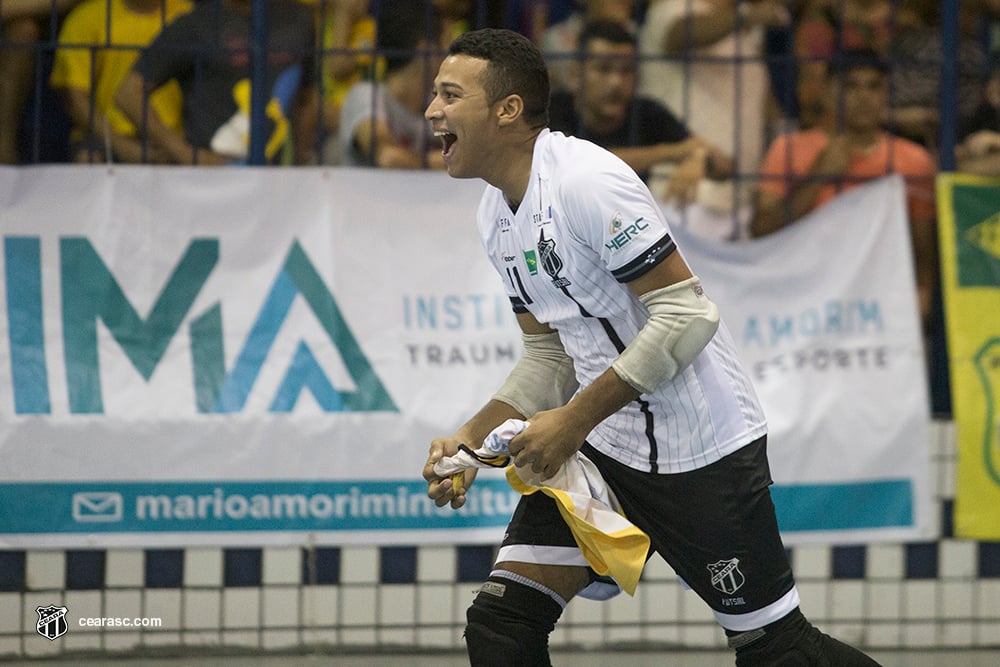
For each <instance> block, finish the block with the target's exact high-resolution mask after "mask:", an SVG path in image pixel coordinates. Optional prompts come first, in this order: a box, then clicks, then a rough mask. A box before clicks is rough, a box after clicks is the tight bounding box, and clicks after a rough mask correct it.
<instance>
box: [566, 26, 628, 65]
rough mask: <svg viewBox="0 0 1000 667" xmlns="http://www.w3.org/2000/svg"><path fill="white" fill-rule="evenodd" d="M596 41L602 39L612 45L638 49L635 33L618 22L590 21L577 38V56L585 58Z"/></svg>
mask: <svg viewBox="0 0 1000 667" xmlns="http://www.w3.org/2000/svg"><path fill="white" fill-rule="evenodd" d="M595 39H602V40H604V41H605V42H611V43H612V44H628V45H629V46H632V47H633V48H638V46H637V42H636V38H635V33H633V32H632V31H631V30H629V29H628V27H626V26H624V25H622V24H621V23H619V22H618V21H603V20H602V21H590V22H589V23H586V24H584V26H583V28H582V29H581V30H580V34H579V36H578V37H577V38H576V48H577V54H578V55H579V56H580V57H581V58H583V57H585V56H586V55H587V47H588V46H590V43H591V42H592V41H594V40H595Z"/></svg>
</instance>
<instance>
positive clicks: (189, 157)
mask: <svg viewBox="0 0 1000 667" xmlns="http://www.w3.org/2000/svg"><path fill="white" fill-rule="evenodd" d="M267 16H268V34H267V62H266V86H267V93H266V97H267V106H266V112H265V116H266V119H265V120H266V127H265V137H266V142H265V150H264V152H265V158H266V160H267V162H268V163H270V164H274V163H279V162H281V161H282V159H283V153H284V152H285V150H286V149H287V148H288V147H289V144H288V142H289V141H290V140H292V139H294V140H295V141H296V143H297V144H298V145H297V146H296V147H295V148H296V149H297V150H296V151H295V152H296V153H297V155H296V156H295V159H296V161H299V162H305V161H307V160H308V156H309V154H310V151H311V147H310V146H309V145H308V144H309V142H310V141H312V140H313V138H314V137H315V136H316V134H315V119H316V109H317V104H318V98H317V95H316V88H315V85H314V83H313V61H312V59H313V54H314V51H315V46H314V36H315V35H314V33H315V26H314V20H313V14H312V10H310V9H309V8H308V7H306V6H305V5H303V4H301V3H299V2H296V1H295V0H268V3H267ZM250 20H251V2H250V0H204V1H203V2H198V3H196V4H195V9H194V10H193V11H192V12H191V13H190V14H187V15H185V16H182V17H180V18H179V19H177V20H176V21H174V22H173V23H171V24H170V25H168V26H167V27H166V28H164V30H163V32H161V33H160V34H159V36H158V37H157V38H156V39H155V40H153V42H152V44H150V46H149V48H148V49H147V50H146V51H145V52H143V54H142V55H141V56H140V57H139V60H138V61H136V63H135V65H133V67H132V70H131V71H130V72H129V73H128V74H127V75H126V76H125V78H124V80H123V81H122V83H121V85H120V86H119V88H118V92H117V94H116V95H115V102H116V103H117V104H118V107H119V108H120V109H121V110H122V112H123V113H124V114H125V115H126V116H127V117H128V118H129V120H131V121H132V123H133V124H134V125H135V126H136V127H137V128H140V132H142V134H143V135H144V137H145V138H146V139H147V140H148V141H149V150H150V154H151V155H152V156H153V157H154V158H155V159H156V160H157V161H162V162H167V163H176V164H191V163H194V164H200V165H213V164H216V165H219V164H244V163H246V162H247V158H248V148H249V121H250V97H251V94H250V76H251V72H250V66H251V57H250V55H251V48H252V45H251V42H250V39H251V25H250ZM170 80H176V81H177V82H178V84H180V88H181V92H182V94H183V96H184V105H183V108H182V119H183V125H184V131H183V134H181V133H179V132H177V131H175V130H172V129H170V128H169V127H167V126H166V125H165V124H164V123H163V122H162V121H161V120H160V118H159V117H158V115H157V114H156V113H155V112H148V109H147V107H148V104H146V102H145V100H144V96H145V95H146V94H148V93H149V92H152V91H154V90H156V89H158V88H160V87H161V86H163V85H165V84H166V83H167V82H168V81H170ZM293 130H294V131H293Z"/></svg>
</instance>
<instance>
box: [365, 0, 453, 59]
mask: <svg viewBox="0 0 1000 667" xmlns="http://www.w3.org/2000/svg"><path fill="white" fill-rule="evenodd" d="M439 34H440V22H439V21H438V20H437V17H436V15H435V14H434V12H433V8H432V7H431V5H430V3H424V2H413V1H412V0H383V2H382V3H381V6H380V7H379V11H378V15H377V16H376V20H375V47H376V49H377V50H378V52H379V54H380V55H382V56H383V57H384V58H385V71H386V72H392V71H393V70H396V69H399V68H400V67H403V66H404V65H406V64H408V63H409V62H410V61H411V60H413V59H414V58H415V57H416V56H417V55H418V53H417V49H418V48H419V46H420V42H421V41H428V42H431V43H437V39H438V35H439Z"/></svg>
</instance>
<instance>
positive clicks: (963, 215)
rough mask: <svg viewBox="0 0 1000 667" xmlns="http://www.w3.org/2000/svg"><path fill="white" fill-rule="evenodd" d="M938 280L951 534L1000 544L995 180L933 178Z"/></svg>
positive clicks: (999, 275)
mask: <svg viewBox="0 0 1000 667" xmlns="http://www.w3.org/2000/svg"><path fill="white" fill-rule="evenodd" d="M937 194H938V220H939V236H940V243H941V271H942V273H941V279H942V285H943V289H944V302H945V315H946V325H945V326H946V331H947V335H948V356H949V360H950V362H951V391H952V405H953V412H954V417H955V426H956V428H957V433H958V480H957V488H956V496H955V534H956V535H957V536H959V537H967V538H974V539H985V540H995V539H1000V178H982V177H977V176H968V175H963V174H942V175H941V176H939V177H938V183H937Z"/></svg>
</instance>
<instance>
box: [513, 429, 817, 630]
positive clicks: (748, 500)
mask: <svg viewBox="0 0 1000 667" xmlns="http://www.w3.org/2000/svg"><path fill="white" fill-rule="evenodd" d="M580 451H581V453H583V454H584V455H586V457H587V458H589V459H590V460H591V461H593V462H594V464H595V465H596V466H597V468H598V469H599V470H600V471H601V474H602V475H603V476H604V479H605V480H606V481H607V483H608V486H610V487H611V489H612V490H613V491H614V493H615V495H616V496H617V497H618V501H619V503H621V506H622V509H623V510H624V512H625V515H626V516H627V517H628V518H629V520H630V521H632V523H634V524H635V525H637V526H638V527H639V528H641V529H642V530H644V531H645V532H646V533H647V534H648V535H649V538H650V549H651V550H652V551H655V552H656V553H659V554H660V555H661V556H662V557H663V558H664V560H666V561H667V563H669V564H670V566H671V567H672V568H673V569H674V571H675V572H677V574H678V575H679V576H680V577H681V579H682V580H683V581H684V583H685V584H687V585H688V586H689V587H691V588H692V589H693V590H694V591H695V592H696V593H698V595H699V596H700V597H701V598H702V599H703V600H705V602H706V603H708V605H709V606H710V607H711V608H712V610H713V611H714V612H716V617H717V618H718V619H719V622H720V623H721V624H722V625H724V626H725V627H729V628H731V629H734V630H742V629H748V628H750V627H760V626H761V625H763V624H765V623H766V622H770V621H772V620H777V618H780V617H782V616H784V614H786V613H787V612H788V611H790V610H791V608H794V606H796V605H797V604H798V595H797V593H796V592H795V591H794V587H795V585H794V580H793V578H792V570H791V567H790V565H789V562H788V557H787V554H786V552H785V548H784V545H783V544H782V542H781V536H780V534H779V532H778V523H777V519H776V517H775V513H774V505H773V504H772V502H771V494H770V491H769V490H768V487H769V486H770V484H771V482H772V480H771V472H770V468H769V467H768V463H767V448H766V437H762V438H760V439H759V440H756V441H754V442H752V443H750V444H749V445H746V446H745V447H742V448H740V449H739V450H737V451H735V452H733V453H732V454H729V455H728V456H725V457H723V458H722V459H720V460H718V461H716V462H715V463H712V464H710V465H708V466H705V467H704V468H699V469H697V470H692V471H690V472H684V473H677V474H669V475H662V474H657V473H650V472H643V471H640V470H635V469H633V468H629V467H628V466H626V465H624V464H622V463H619V462H617V461H615V460H613V459H611V458H609V457H607V456H605V455H604V454H601V453H600V452H598V451H597V450H595V449H594V448H593V447H591V446H590V445H588V444H584V446H583V448H582V449H581V450H580ZM503 545H504V546H505V547H506V546H510V545H534V547H538V548H540V551H542V552H544V551H545V549H546V547H572V546H575V545H576V542H575V541H574V539H573V535H572V533H571V532H570V531H569V528H568V527H567V526H566V524H565V523H564V522H563V520H562V517H560V515H559V511H558V509H557V508H556V505H555V502H554V501H553V500H552V499H551V498H549V497H548V496H546V495H544V494H541V493H534V494H532V495H530V496H523V497H522V498H521V500H520V502H519V504H518V506H517V509H516V510H515V512H514V515H513V517H512V518H511V522H510V525H509V526H508V529H507V534H506V535H505V537H504V541H503ZM511 560H520V559H517V558H515V559H511ZM536 562H544V561H541V560H538V561H536ZM765 608H767V609H765ZM761 610H765V611H763V612H761ZM758 612H759V613H758ZM730 616H733V617H734V618H733V619H730V618H729V617H730ZM761 616H763V618H761ZM727 621H731V622H727ZM733 626H737V627H733ZM744 626H745V627H744Z"/></svg>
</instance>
